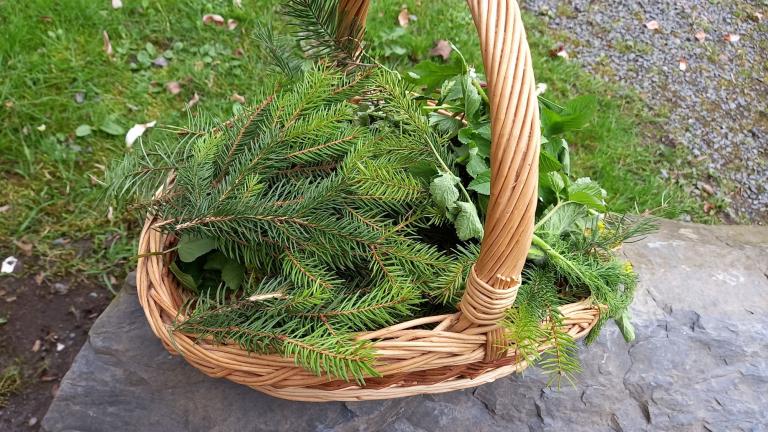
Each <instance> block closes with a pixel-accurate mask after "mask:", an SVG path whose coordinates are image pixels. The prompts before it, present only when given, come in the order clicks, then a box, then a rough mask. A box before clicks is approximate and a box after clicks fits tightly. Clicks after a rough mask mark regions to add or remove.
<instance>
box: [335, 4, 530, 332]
mask: <svg viewBox="0 0 768 432" xmlns="http://www.w3.org/2000/svg"><path fill="white" fill-rule="evenodd" d="M369 1H370V0H340V1H339V8H338V21H337V23H338V28H339V30H340V32H339V34H340V35H343V37H357V38H358V40H359V38H360V37H361V36H362V32H363V26H364V25H365V19H366V16H367V13H368V5H369ZM467 3H468V5H469V8H470V10H471V11H472V17H473V19H474V22H475V26H476V27H477V33H478V35H479V37H480V48H481V50H482V53H483V64H484V66H485V73H486V77H487V78H488V97H489V99H490V118H491V135H492V142H493V146H492V149H491V196H490V200H489V203H488V213H487V216H486V221H485V236H484V238H483V242H482V246H481V250H480V256H479V258H478V260H477V263H475V265H474V266H473V268H472V271H471V273H470V276H469V278H468V280H467V288H466V291H465V292H464V296H463V297H462V299H461V303H460V304H459V309H460V310H461V312H462V314H461V318H460V319H459V322H458V323H457V324H456V327H454V329H455V330H463V329H464V328H467V327H471V326H472V327H474V326H481V327H485V326H490V327H489V331H491V332H493V333H497V332H496V331H495V329H494V326H495V325H496V324H497V323H498V321H499V320H500V319H501V318H503V316H504V313H505V311H506V310H507V309H508V308H509V307H511V306H512V303H514V301H515V296H516V295H517V290H518V287H519V286H520V280H521V272H522V269H523V265H524V264H525V259H526V256H527V254H528V248H529V247H530V245H531V237H532V234H533V226H534V218H535V212H536V202H537V195H538V190H537V189H538V188H537V182H538V158H539V144H540V139H541V137H540V128H539V109H538V100H537V98H536V94H535V80H534V77H533V67H532V62H531V53H530V49H529V47H528V41H527V39H526V36H525V30H524V28H523V22H522V19H521V16H520V9H519V7H518V5H517V2H516V1H515V0H467Z"/></svg>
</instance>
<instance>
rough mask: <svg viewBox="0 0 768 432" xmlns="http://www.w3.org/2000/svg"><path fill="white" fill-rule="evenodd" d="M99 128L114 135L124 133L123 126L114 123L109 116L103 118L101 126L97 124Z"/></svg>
mask: <svg viewBox="0 0 768 432" xmlns="http://www.w3.org/2000/svg"><path fill="white" fill-rule="evenodd" d="M99 130H101V131H103V132H106V133H108V134H110V135H116V136H119V135H124V134H125V129H123V127H122V126H120V125H119V124H117V123H115V121H114V120H113V119H111V118H108V119H106V120H104V122H103V123H102V124H101V126H99Z"/></svg>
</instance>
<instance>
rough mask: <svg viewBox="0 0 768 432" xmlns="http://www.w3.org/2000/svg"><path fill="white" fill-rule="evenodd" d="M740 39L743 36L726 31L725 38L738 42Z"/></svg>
mask: <svg viewBox="0 0 768 432" xmlns="http://www.w3.org/2000/svg"><path fill="white" fill-rule="evenodd" d="M739 39H741V36H739V35H737V34H736V33H726V34H725V36H723V40H725V41H726V42H730V43H736V42H738V41H739Z"/></svg>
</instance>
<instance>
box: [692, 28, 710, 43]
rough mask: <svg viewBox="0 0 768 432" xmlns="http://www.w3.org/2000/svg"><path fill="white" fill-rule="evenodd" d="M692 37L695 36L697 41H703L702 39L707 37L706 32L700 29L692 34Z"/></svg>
mask: <svg viewBox="0 0 768 432" xmlns="http://www.w3.org/2000/svg"><path fill="white" fill-rule="evenodd" d="M693 37H695V38H696V40H697V41H699V42H704V40H705V39H706V38H707V34H706V33H704V32H703V31H702V30H699V31H697V32H696V34H695V35H693Z"/></svg>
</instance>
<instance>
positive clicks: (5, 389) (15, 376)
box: [0, 365, 23, 408]
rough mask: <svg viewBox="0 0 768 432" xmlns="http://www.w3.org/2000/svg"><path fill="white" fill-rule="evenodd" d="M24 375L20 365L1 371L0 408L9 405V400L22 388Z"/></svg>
mask: <svg viewBox="0 0 768 432" xmlns="http://www.w3.org/2000/svg"><path fill="white" fill-rule="evenodd" d="M22 382H23V378H22V373H21V368H20V367H19V366H18V365H11V366H7V367H6V368H5V369H3V370H2V371H0V408H3V407H4V406H5V405H6V404H7V403H8V398H10V397H11V396H12V395H13V394H15V393H17V392H18V391H19V390H20V389H21V387H22Z"/></svg>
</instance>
